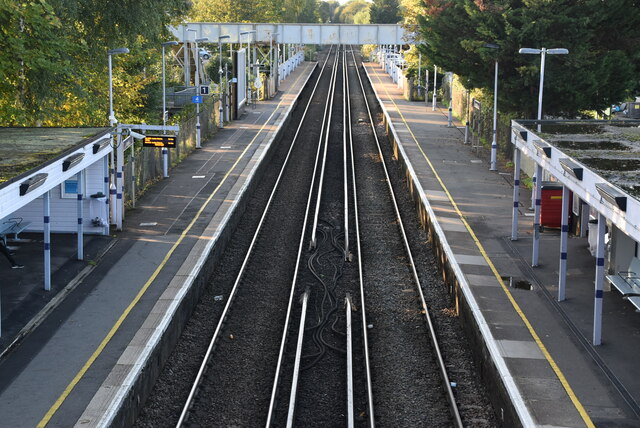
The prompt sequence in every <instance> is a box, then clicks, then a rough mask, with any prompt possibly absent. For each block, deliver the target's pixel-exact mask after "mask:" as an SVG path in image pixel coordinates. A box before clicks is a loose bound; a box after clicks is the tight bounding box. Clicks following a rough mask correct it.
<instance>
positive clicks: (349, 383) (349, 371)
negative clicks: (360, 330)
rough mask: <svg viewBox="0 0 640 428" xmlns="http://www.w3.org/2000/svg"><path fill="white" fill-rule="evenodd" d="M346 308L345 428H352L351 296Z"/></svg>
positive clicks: (346, 299)
mask: <svg viewBox="0 0 640 428" xmlns="http://www.w3.org/2000/svg"><path fill="white" fill-rule="evenodd" d="M345 303H346V306H347V310H346V317H347V427H348V428H353V427H354V425H355V421H354V415H353V332H352V328H351V311H352V310H353V307H352V305H351V295H350V294H349V293H347V297H346V298H345Z"/></svg>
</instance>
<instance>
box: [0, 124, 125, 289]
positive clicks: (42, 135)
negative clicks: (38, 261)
mask: <svg viewBox="0 0 640 428" xmlns="http://www.w3.org/2000/svg"><path fill="white" fill-rule="evenodd" d="M112 152H113V144H112V136H111V132H110V128H0V239H3V241H4V242H5V243H8V244H9V245H11V243H12V240H16V239H18V240H19V234H20V233H22V232H40V233H43V235H44V236H43V242H44V247H43V257H44V289H45V290H50V289H51V253H52V251H55V249H54V248H51V234H52V233H75V234H77V258H78V259H79V260H82V259H83V258H84V255H83V248H84V243H83V241H84V239H83V236H84V234H85V233H87V234H101V235H108V234H109V205H108V204H109V198H108V195H109V155H110V154H111V153H112ZM3 285H4V284H3ZM0 291H1V290H0Z"/></svg>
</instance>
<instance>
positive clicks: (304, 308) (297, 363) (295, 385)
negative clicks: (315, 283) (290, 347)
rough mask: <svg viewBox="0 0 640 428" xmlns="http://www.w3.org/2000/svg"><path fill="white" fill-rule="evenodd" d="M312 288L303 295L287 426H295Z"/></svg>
mask: <svg viewBox="0 0 640 428" xmlns="http://www.w3.org/2000/svg"><path fill="white" fill-rule="evenodd" d="M310 293H311V290H309V288H307V290H306V291H305V292H304V294H303V295H302V314H301V315H300V329H299V330H298V343H297V345H296V359H295V362H294V365H293V379H292V380H291V393H290V394H289V412H288V413H287V428H292V427H293V418H294V416H295V408H296V395H297V393H298V378H299V377H300V360H301V359H302V343H303V342H304V325H305V321H306V319H307V305H308V303H309V294H310Z"/></svg>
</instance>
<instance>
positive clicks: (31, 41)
mask: <svg viewBox="0 0 640 428" xmlns="http://www.w3.org/2000/svg"><path fill="white" fill-rule="evenodd" d="M188 6H189V4H188V3H187V2H186V0H140V1H135V2H132V1H129V0H111V1H109V2H104V1H99V0H85V1H82V2H79V1H75V0H32V1H29V2H15V1H11V0H0V42H1V43H2V46H3V49H2V50H0V88H1V95H0V125H3V126H38V125H47V126H83V125H91V126H99V125H106V124H108V119H107V116H108V114H107V110H108V74H107V50H109V49H112V48H115V47H121V46H127V47H128V48H129V49H130V51H131V53H130V54H129V55H120V56H118V57H114V73H113V74H114V92H115V94H116V95H117V97H115V98H114V102H115V103H116V108H117V112H118V118H120V119H121V120H122V119H126V120H132V121H133V120H138V121H140V120H144V119H145V117H146V114H147V112H148V108H149V104H148V103H147V102H146V99H147V97H148V96H149V91H148V87H149V86H150V85H152V84H153V83H154V82H155V81H156V80H157V79H156V76H157V75H156V74H155V72H156V71H158V70H159V61H160V55H159V54H158V51H159V44H160V40H165V39H167V38H168V37H169V36H168V34H167V30H166V27H167V24H169V23H175V22H174V21H175V20H176V19H179V18H180V17H182V16H183V15H184V13H185V12H186V11H187V9H188ZM151 71H153V72H154V73H153V74H151Z"/></svg>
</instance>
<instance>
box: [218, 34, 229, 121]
mask: <svg viewBox="0 0 640 428" xmlns="http://www.w3.org/2000/svg"><path fill="white" fill-rule="evenodd" d="M229 38H231V36H230V35H228V34H226V35H224V36H218V58H219V59H220V68H219V69H218V94H219V96H220V109H219V113H220V128H224V118H223V117H222V110H223V107H222V42H221V40H222V39H229Z"/></svg>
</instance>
